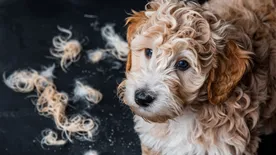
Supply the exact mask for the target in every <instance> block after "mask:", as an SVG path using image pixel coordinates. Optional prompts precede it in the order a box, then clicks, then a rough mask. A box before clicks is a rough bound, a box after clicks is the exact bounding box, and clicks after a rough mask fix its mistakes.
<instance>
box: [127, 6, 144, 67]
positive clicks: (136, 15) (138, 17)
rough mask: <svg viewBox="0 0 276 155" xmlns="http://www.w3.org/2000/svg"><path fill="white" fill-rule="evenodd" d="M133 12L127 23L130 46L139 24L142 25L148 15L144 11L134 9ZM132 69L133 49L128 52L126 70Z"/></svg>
mask: <svg viewBox="0 0 276 155" xmlns="http://www.w3.org/2000/svg"><path fill="white" fill-rule="evenodd" d="M132 12H133V14H132V15H131V16H130V17H128V18H127V20H126V25H127V26H128V28H127V42H128V45H129V47H130V43H131V41H132V39H133V37H134V35H135V33H136V31H137V29H138V27H139V26H141V25H142V24H143V23H145V21H146V20H147V16H146V14H145V12H144V11H140V12H136V11H132ZM130 69H131V50H130V51H129V53H128V57H127V64H126V71H129V70H130Z"/></svg>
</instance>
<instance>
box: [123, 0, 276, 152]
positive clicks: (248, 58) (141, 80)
mask: <svg viewBox="0 0 276 155" xmlns="http://www.w3.org/2000/svg"><path fill="white" fill-rule="evenodd" d="M127 25H128V32H127V40H128V44H129V49H130V52H129V54H128V58H127V67H126V80H125V81H123V82H122V83H121V84H120V85H119V87H118V94H119V97H120V98H121V99H122V100H123V101H124V103H125V104H127V105H128V106H129V107H130V108H131V110H132V111H133V112H134V113H135V122H136V124H135V129H136V131H137V132H138V134H139V136H140V139H141V143H142V149H143V153H144V155H147V154H160V155H161V154H162V155H170V154H175V155H183V154H185V155H189V154H193V155H194V154H197V155H201V154H209V155H219V154H225V155H231V154H236V155H252V154H257V148H258V144H259V141H260V139H259V136H260V135H261V134H264V133H266V134H267V133H271V132H273V131H275V128H276V125H275V123H276V122H275V120H276V119H275V118H276V87H275V86H276V81H275V79H276V72H275V66H276V61H275V51H276V50H275V49H276V46H275V45H276V44H275V43H276V8H275V1H273V0H264V1H261V0H251V1H247V0H210V1H209V2H207V3H205V4H204V5H199V4H196V3H194V2H189V1H186V2H183V1H180V0H152V1H150V2H149V3H148V4H147V5H146V9H145V10H144V11H140V12H135V11H134V12H133V15H131V17H129V18H128V19H127ZM148 48H149V49H152V51H153V52H152V56H151V57H146V56H145V49H148ZM179 60H185V61H186V62H187V63H188V64H189V68H188V69H187V70H185V71H181V70H178V69H177V68H176V67H175V66H176V63H177V62H178V61H179ZM145 88H146V89H147V90H148V91H150V92H153V93H155V94H157V97H156V99H155V100H154V102H153V103H151V105H150V106H149V107H141V106H139V105H137V104H136V103H135V96H134V94H135V91H136V90H138V89H145ZM149 122H150V123H149Z"/></svg>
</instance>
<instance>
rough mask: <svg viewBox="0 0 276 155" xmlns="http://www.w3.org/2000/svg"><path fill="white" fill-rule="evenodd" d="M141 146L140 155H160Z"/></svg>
mask: <svg viewBox="0 0 276 155" xmlns="http://www.w3.org/2000/svg"><path fill="white" fill-rule="evenodd" d="M141 146H142V155H160V153H158V152H155V151H152V150H151V149H149V148H148V147H146V146H145V145H143V144H141Z"/></svg>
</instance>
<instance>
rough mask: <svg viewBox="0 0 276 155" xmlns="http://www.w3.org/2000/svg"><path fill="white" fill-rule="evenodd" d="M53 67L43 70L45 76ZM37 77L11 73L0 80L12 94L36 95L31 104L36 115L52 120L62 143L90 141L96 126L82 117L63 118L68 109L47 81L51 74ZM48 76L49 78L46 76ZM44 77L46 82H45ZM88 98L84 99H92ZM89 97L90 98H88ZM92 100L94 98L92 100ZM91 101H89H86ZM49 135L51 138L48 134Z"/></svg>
mask: <svg viewBox="0 0 276 155" xmlns="http://www.w3.org/2000/svg"><path fill="white" fill-rule="evenodd" d="M53 70H54V69H53V66H52V67H50V68H46V69H45V70H44V71H45V72H53ZM40 73H41V74H38V72H37V71H35V70H31V69H30V70H21V71H15V72H14V73H12V74H11V75H10V76H9V77H7V78H6V76H5V74H4V75H3V79H4V82H5V84H6V85H7V86H8V87H9V88H11V89H13V90H14V91H16V92H22V93H27V92H31V91H36V92H37V100H36V101H35V102H34V104H35V106H36V109H37V111H38V113H39V114H40V115H42V116H45V117H49V118H52V119H53V120H54V122H55V124H56V126H57V128H58V129H59V130H61V131H62V132H63V135H65V136H66V137H64V138H63V139H65V138H66V139H68V140H69V141H70V142H72V136H75V137H76V138H77V139H80V140H87V141H92V140H93V136H94V134H95V132H96V130H97V128H98V125H97V124H96V122H95V121H94V120H93V119H91V118H85V117H84V116H82V115H75V116H72V117H70V118H68V117H67V116H66V113H65V110H66V107H67V105H68V101H69V97H68V95H67V94H66V93H64V92H58V91H57V89H56V86H55V84H54V83H53V81H52V80H49V77H53V76H54V75H53V74H48V73H47V74H46V77H45V76H42V75H45V74H42V73H43V71H42V72H40ZM49 75H51V76H49ZM47 77H48V78H47ZM89 95H90V94H88V95H87V96H88V97H87V98H88V99H90V98H92V97H94V96H92V97H90V96H89ZM89 97H90V98H89ZM93 99H94V98H93ZM90 100H92V99H90ZM51 135H53V134H52V133H51Z"/></svg>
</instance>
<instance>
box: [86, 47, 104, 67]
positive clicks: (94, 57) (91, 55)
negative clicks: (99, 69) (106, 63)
mask: <svg viewBox="0 0 276 155" xmlns="http://www.w3.org/2000/svg"><path fill="white" fill-rule="evenodd" d="M107 50H109V49H107ZM107 50H104V49H96V50H89V51H87V56H88V59H89V60H90V62H92V63H93V64H95V63H98V62H99V61H101V60H103V59H104V58H105V52H106V51H107Z"/></svg>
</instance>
